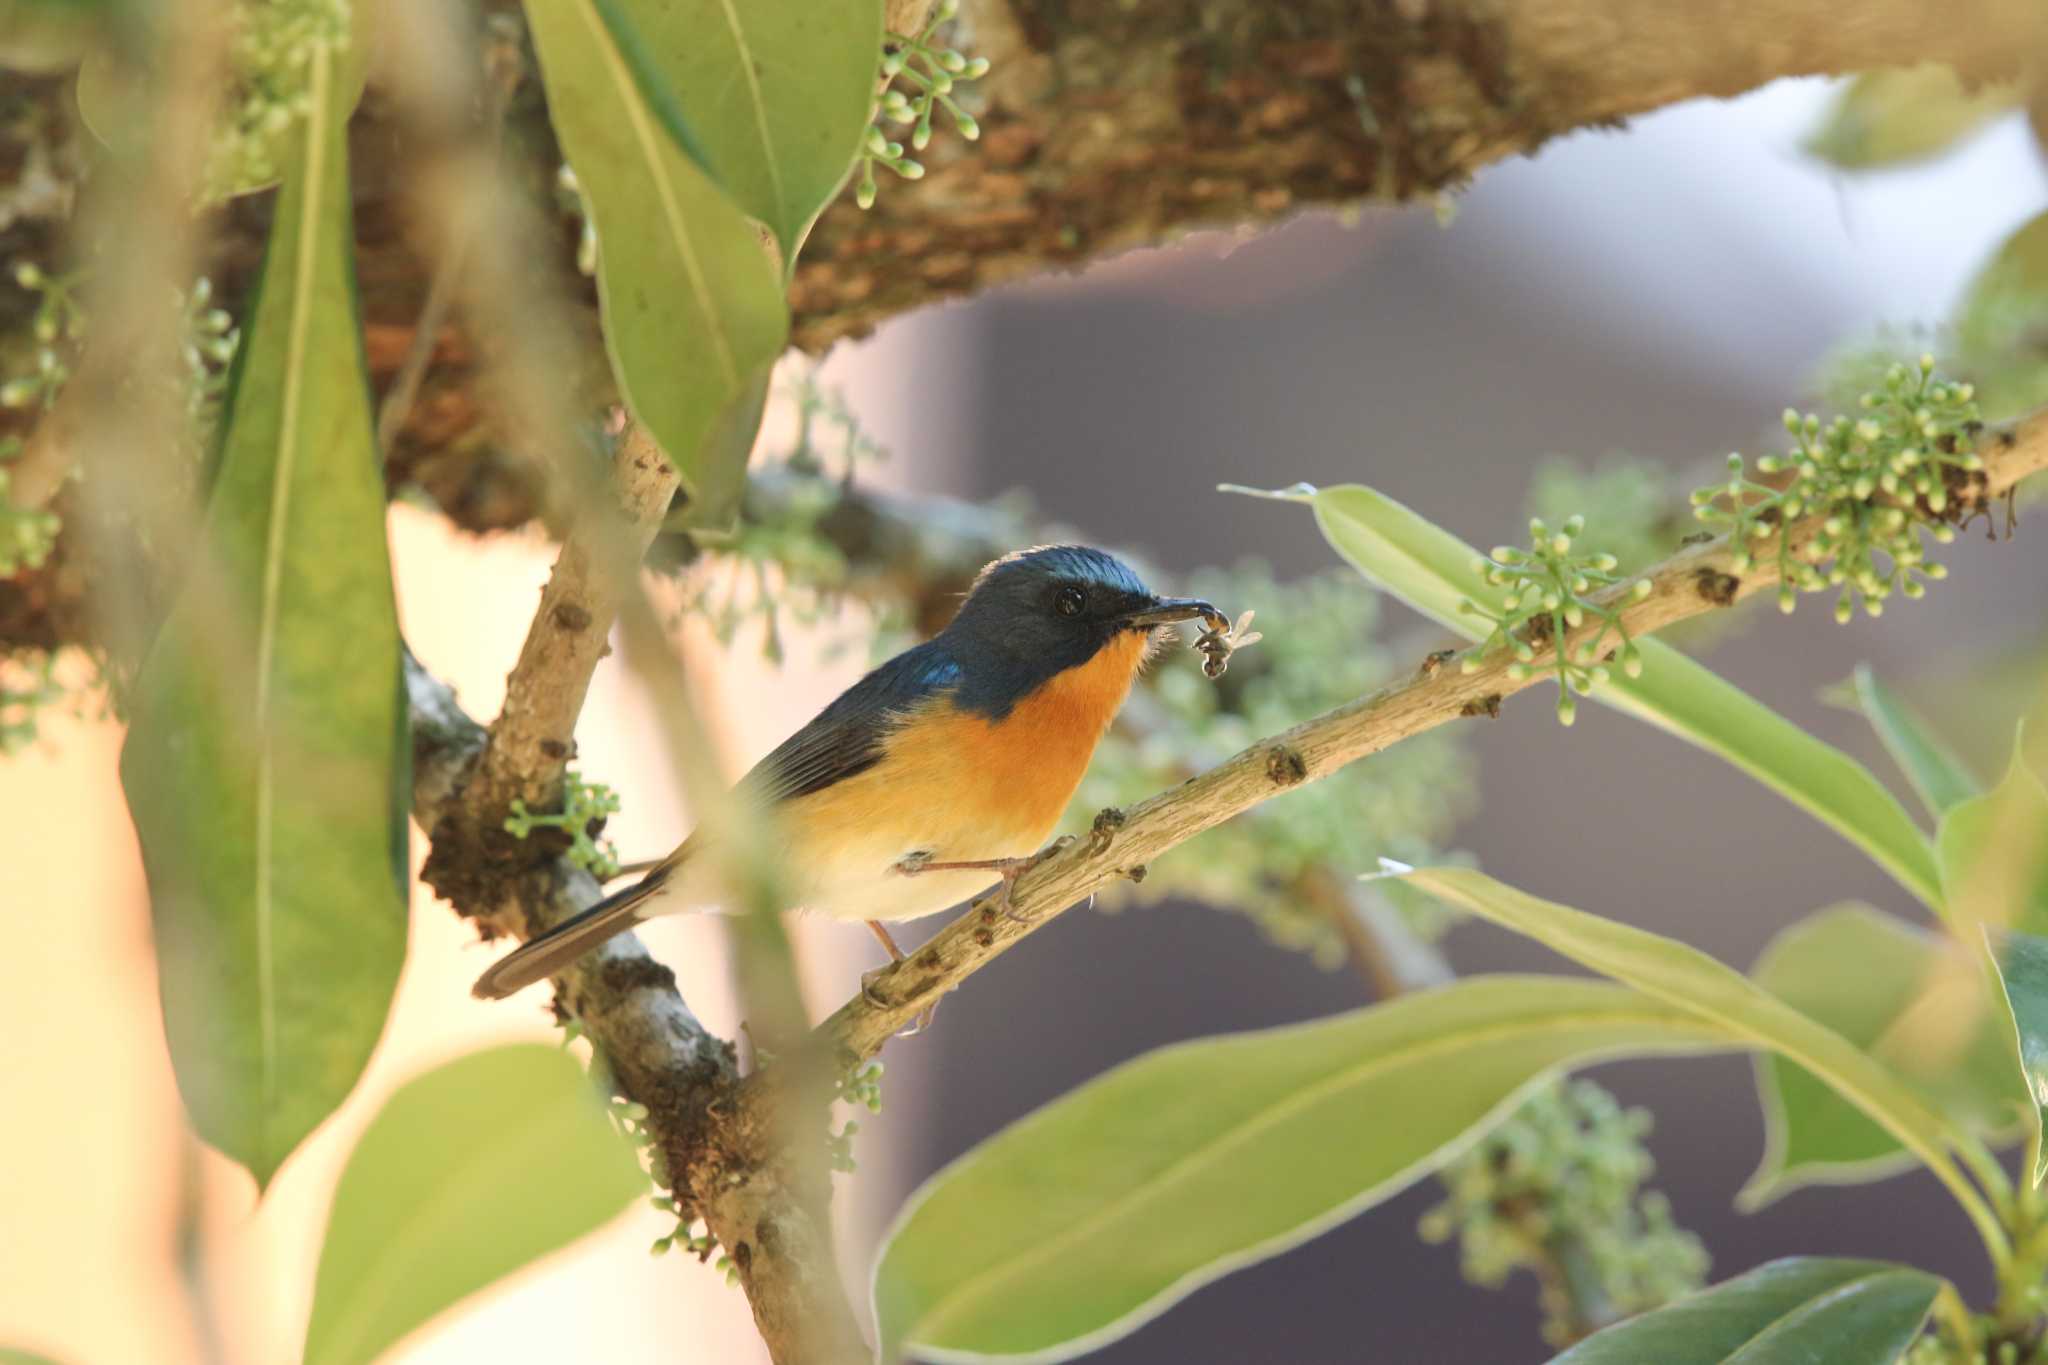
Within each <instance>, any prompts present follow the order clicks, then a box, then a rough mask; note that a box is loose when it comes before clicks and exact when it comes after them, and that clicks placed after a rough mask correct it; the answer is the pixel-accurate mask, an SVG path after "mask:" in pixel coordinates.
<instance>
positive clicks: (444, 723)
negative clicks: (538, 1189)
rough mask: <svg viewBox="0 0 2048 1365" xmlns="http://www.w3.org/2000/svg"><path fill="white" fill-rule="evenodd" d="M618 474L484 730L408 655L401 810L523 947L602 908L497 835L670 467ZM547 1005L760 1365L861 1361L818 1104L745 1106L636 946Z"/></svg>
mask: <svg viewBox="0 0 2048 1365" xmlns="http://www.w3.org/2000/svg"><path fill="white" fill-rule="evenodd" d="M614 471H615V478H616V482H617V490H618V495H619V502H620V503H622V504H623V506H619V505H614V504H611V503H608V502H607V501H606V500H604V499H601V498H596V497H592V498H589V499H587V500H586V504H587V505H585V506H583V507H581V508H580V509H579V512H578V516H577V521H576V526H575V530H574V531H573V532H572V534H571V535H570V537H569V538H568V539H567V540H566V541H565V542H564V544H563V546H562V549H561V552H560V554H559V555H558V557H557V559H556V562H555V567H554V571H553V573H552V574H551V576H550V577H549V580H548V584H547V587H546V588H545V589H544V590H543V592H542V594H541V601H540V607H539V610H538V611H537V612H536V613H535V615H534V620H533V624H532V626H531V627H530V628H529V630H528V633H527V637H526V642H525V645H524V647H523V648H522V649H521V651H520V655H519V661H518V663H517V664H516V665H514V667H513V670H512V673H511V676H510V677H509V678H508V679H507V682H506V694H505V704H504V707H503V709H502V710H501V711H500V712H499V715H498V718H497V719H496V720H495V721H493V722H492V724H491V727H490V729H489V731H488V732H486V731H484V730H482V729H481V728H480V727H478V726H477V724H476V723H475V722H474V721H473V720H471V719H470V718H469V717H468V716H467V715H465V714H464V713H463V711H462V709H461V707H460V706H459V705H458V704H457V703H456V701H455V698H454V695H453V694H452V693H451V692H450V691H449V690H448V688H447V687H446V686H445V685H443V684H441V683H440V682H438V681H437V680H435V679H434V678H433V677H432V676H431V675H429V674H428V673H427V672H426V670H425V669H424V668H422V667H421V666H420V665H419V664H418V662H417V661H416V660H414V659H412V658H411V657H410V656H408V657H407V659H406V681H407V687H408V691H409V695H410V709H411V712H412V721H413V735H414V769H413V771H414V801H413V807H414V816H415V818H416V819H417V820H418V822H419V824H420V826H421V828H422V829H425V830H428V831H430V832H431V836H432V848H431V850H430V852H429V854H428V858H427V862H426V866H425V867H424V868H423V869H422V873H421V875H422V879H423V880H425V881H426V882H427V883H428V884H429V885H431V886H432V887H433V888H434V889H435V891H436V892H438V893H439V894H440V895H442V896H443V897H445V898H446V899H448V900H449V901H450V902H451V903H453V904H454V906H455V907H456V909H457V910H459V911H460V912H462V913H463V914H465V915H468V916H471V917H472V918H474V919H476V920H477V921H478V922H479V924H480V926H481V928H482V930H483V932H484V934H485V936H486V937H492V936H495V935H497V934H509V935H512V936H514V937H517V938H522V939H523V938H528V937H531V936H533V935H534V934H537V933H541V932H543V931H545V930H546V929H548V928H550V927H552V926H553V925H555V924H558V923H560V922H561V921H562V920H564V919H566V918H568V917H569V916H571V915H574V914H576V913H578V912H580V911H582V910H584V909H586V908H588V907H589V906H591V905H594V904H596V903H597V901H598V899H599V898H600V897H601V895H602V890H601V888H600V887H599V886H598V884H597V883H596V882H595V881H594V880H592V878H591V877H590V875H589V874H588V873H586V872H584V871H582V870H581V869H578V868H576V867H574V866H572V865H571V864H569V863H568V862H567V861H566V860H565V859H563V858H561V857H559V856H549V855H548V853H547V846H546V845H545V844H543V843H541V842H540V841H539V840H538V838H536V839H534V840H530V841H520V840H516V839H513V838H512V837H511V836H509V835H508V834H506V833H505V832H504V829H503V824H504V818H505V815H506V813H507V811H508V810H509V807H510V803H511V802H512V801H513V800H514V799H519V800H524V801H526V802H527V803H528V804H529V805H531V806H534V807H536V808H545V806H547V805H548V804H550V803H552V802H554V801H555V800H557V799H558V798H559V794H560V787H561V776H562V769H563V765H564V764H565V763H566V762H567V760H568V757H569V754H570V751H571V738H572V735H573V733H574V730H575V724H576V718H577V715H578V713H579V712H580V711H581V710H582V706H583V700H584V697H585V695H586V693H587V691H588V689H589V685H590V678H591V674H592V673H593V671H594V670H595V669H596V667H597V663H598V661H599V659H601V658H602V657H603V656H604V655H605V654H606V653H607V652H608V648H609V647H608V645H607V644H606V640H607V638H608V636H609V634H610V631H611V627H612V623H613V622H614V620H616V619H617V617H618V615H619V611H620V607H621V605H622V603H624V602H625V601H626V594H627V593H629V592H630V591H632V589H633V582H632V578H633V575H634V573H635V572H636V571H637V566H638V564H639V561H640V558H641V556H642V555H643V554H644V552H645V550H646V548H647V545H648V542H649V541H650V540H652V538H653V536H654V534H655V531H656V530H657V528H658V527H659V526H660V524H661V519H662V517H663V515H664V514H665V513H666V511H667V508H668V504H669V499H670V495H671V494H672V493H673V491H674V489H675V486H676V473H675V470H674V467H673V466H671V465H670V464H669V462H668V461H667V460H666V459H664V458H663V457H662V455H661V453H660V451H659V450H658V449H657V448H656V447H655V445H654V443H653V442H652V441H651V440H649V439H648V438H647V437H645V436H644V435H643V434H642V433H641V432H640V430H639V428H638V427H637V426H633V425H630V424H629V425H628V427H627V430H626V432H625V434H624V436H623V438H622V439H621V441H620V445H619V450H618V453H617V456H616V459H615V461H614ZM556 1007H557V1009H558V1010H560V1011H563V1012H564V1013H565V1014H566V1015H568V1016H572V1017H574V1018H575V1019H577V1020H579V1021H581V1023H582V1025H583V1029H584V1032H585V1034H586V1035H587V1036H588V1037H589V1038H590V1039H591V1042H592V1044H593V1046H594V1047H595V1048H596V1050H597V1054H598V1056H599V1058H600V1059H601V1060H602V1061H603V1063H604V1064H605V1065H606V1066H607V1067H609V1068H610V1071H611V1074H612V1077H613V1079H614V1081H615V1082H616V1084H617V1085H618V1087H619V1089H620V1090H621V1091H622V1092H623V1093H624V1094H625V1095H626V1096H627V1097H628V1098H630V1099H633V1100H636V1101H638V1102H639V1103H640V1104H642V1105H645V1106H646V1108H647V1111H648V1116H647V1129H648V1131H649V1133H651V1134H652V1135H653V1137H654V1140H655V1142H656V1145H657V1150H658V1152H659V1154H660V1159H659V1163H658V1166H657V1170H658V1171H660V1172H662V1173H663V1174H664V1175H665V1176H666V1181H665V1183H667V1184H668V1185H669V1186H670V1187H671V1189H672V1190H673V1192H674V1194H675V1197H676V1205H677V1209H678V1214H679V1216H680V1217H682V1218H684V1219H686V1220H687V1219H690V1218H693V1217H702V1218H703V1219H704V1220H705V1222H706V1224H707V1226H708V1227H709V1228H710V1231H711V1234H712V1235H713V1236H714V1237H715V1238H717V1240H718V1243H719V1245H720V1246H722V1247H723V1248H724V1249H725V1251H726V1254H727V1255H728V1256H730V1257H731V1258H732V1262H733V1264H734V1266H735V1267H737V1269H738V1270H739V1273H740V1279H741V1284H742V1286H743V1287H744V1288H745V1290H746V1293H747V1297H748V1301H749V1303H750V1304H751V1305H752V1306H753V1310H754V1318H755V1323H756V1325H757V1327H758V1328H759V1329H760V1331H761V1334H762V1337H763V1339H764V1340H765V1341H766V1342H767V1344H768V1348H769V1352H770V1354H771V1355H772V1356H773V1358H774V1359H775V1360H776V1361H778V1362H791V1363H794V1362H802V1365H824V1363H830V1362H846V1365H852V1362H866V1361H867V1360H868V1358H869V1354H870V1353H869V1351H868V1348H867V1345H866V1343H865V1341H864V1340H863V1338H862V1336H861V1334H860V1330H859V1327H858V1326H857V1324H856V1323H855V1322H854V1320H853V1316H852V1313H851V1311H850V1310H849V1308H848V1306H847V1303H846V1299H845V1294H844V1292H843V1290H842V1288H841V1285H840V1281H839V1271H838V1260H837V1257H836V1254H835V1252H834V1248H833V1243H832V1233H831V1222H830V1213H829V1209H830V1194H831V1190H830V1186H829V1183H828V1177H826V1176H825V1174H824V1172H823V1170H822V1154H823V1150H824V1135H823V1133H822V1131H820V1132H818V1133H817V1143H816V1146H817V1153H818V1156H819V1157H820V1158H821V1159H820V1160H819V1161H815V1162H807V1161H804V1160H802V1159H800V1158H801V1157H802V1156H803V1153H801V1152H797V1151H794V1150H792V1143H791V1141H790V1140H789V1139H788V1137H787V1136H786V1135H787V1134H788V1133H789V1132H796V1133H798V1134H804V1133H808V1132H809V1131H810V1130H811V1129H814V1128H819V1127H820V1125H821V1122H822V1119H823V1116H824V1113H825V1110H826V1108H827V1102H828V1097H827V1096H826V1095H823V1094H818V1095H813V1096H809V1097H808V1098H809V1099H810V1101H811V1106H810V1107H811V1109H812V1110H814V1111H815V1120H814V1121H813V1122H812V1123H810V1124H809V1125H808V1126H806V1125H805V1124H804V1123H802V1122H801V1121H799V1120H798V1118H796V1117H794V1115H795V1114H796V1113H798V1112H799V1111H797V1110H795V1109H794V1108H793V1106H794V1105H800V1104H801V1103H802V1102H803V1101H804V1100H805V1098H807V1097H804V1096H796V1097H791V1096H787V1095H784V1094H780V1093H778V1094H777V1095H775V1096H774V1099H773V1101H772V1102H764V1103H756V1104H755V1105H753V1106H750V1107H747V1108H745V1109H742V1107H741V1106H740V1105H739V1104H738V1103H737V1094H738V1085H739V1071H738V1066H737V1063H736V1059H735V1054H734V1050H733V1048H732V1046H731V1044H729V1043H727V1042H726V1041H724V1040H723V1039H720V1038H718V1037H716V1036H714V1035H713V1034H711V1033H710V1032H709V1031H708V1030H706V1029H705V1028H704V1027H703V1025H702V1024H700V1023H699V1022H698V1021H697V1019H696V1017H695V1016H694V1015H693V1014H691V1012H690V1010H689V1008H688V1006H687V1005H685V1004H684V1002H683V999H682V997H681V995H680V994H678V992H677V990H676V984H675V976H674V974H673V973H672V972H670V971H669V969H668V968H667V967H664V966H662V965H661V964H660V963H658V962H655V961H654V960H653V959H652V958H650V957H649V956H648V955H647V952H646V950H645V949H644V948H643V947H642V946H641V945H640V943H639V941H638V939H636V938H635V937H634V936H633V935H631V934H624V935H620V936H619V937H617V938H614V939H612V940H611V941H610V942H608V943H606V944H605V945H604V946H603V947H602V948H600V949H598V950H597V951H596V952H594V953H592V954H590V955H588V956H586V957H584V958H582V959H581V960H579V961H578V962H577V963H575V964H574V965H573V966H571V967H570V968H568V969H567V970H566V971H564V972H563V973H562V974H561V975H560V977H558V978H557V990H556Z"/></svg>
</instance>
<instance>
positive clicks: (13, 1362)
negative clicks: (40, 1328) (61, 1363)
mask: <svg viewBox="0 0 2048 1365" xmlns="http://www.w3.org/2000/svg"><path fill="white" fill-rule="evenodd" d="M0 1365H57V1362H56V1361H54V1360H52V1359H50V1357H48V1356H39V1355H37V1354H36V1353H35V1352H33V1351H19V1350H16V1349H14V1348H13V1347H11V1346H0Z"/></svg>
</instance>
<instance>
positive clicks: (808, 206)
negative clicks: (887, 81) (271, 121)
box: [597, 0, 882, 272]
mask: <svg viewBox="0 0 2048 1365" xmlns="http://www.w3.org/2000/svg"><path fill="white" fill-rule="evenodd" d="M597 3H598V12H599V14H600V15H602V17H603V18H604V21H605V24H606V26H607V27H608V28H610V30H611V32H612V35H613V41H614V42H615V43H616V45H617V47H618V49H619V51H620V52H621V53H622V54H623V55H624V56H625V58H626V60H627V62H628V64H629V65H630V66H631V67H632V70H633V74H634V76H635V77H637V78H638V80H639V83H640V90H641V95H642V98H644V99H645V100H646V102H647V103H648V105H649V106H650V107H651V108H652V109H653V110H654V111H655V112H656V113H657V114H658V115H659V116H660V118H661V119H662V121H663V123H664V124H665V125H666V126H667V127H668V130H669V133H670V135H671V136H672V137H673V138H674V139H675V141H676V142H677V143H678V144H679V145H681V146H682V147H684V148H685V149H686V150H688V152H689V153H690V155H691V156H693V157H695V158H696V160H697V161H698V163H699V164H700V165H701V166H703V168H704V169H705V170H706V171H708V172H709V173H710V174H711V176H712V178H713V179H715V180H716V181H717V182H718V183H719V184H720V185H722V186H724V187H725V190H726V192H727V193H728V194H730V195H731V196H732V197H733V199H734V200H735V201H737V202H738V204H739V206H740V207H741V208H743V209H745V210H746V211H747V212H748V213H749V214H752V215H753V216H754V217H755V218H758V219H760V220H761V221H762V222H763V223H765V224H767V225H768V227H769V229H770V230H771V231H773V232H774V233H775V239H776V241H777V243H779V244H780V246H781V248H782V259H783V263H784V269H785V272H787V271H788V270H790V269H793V268H794V266H795V263H796V255H797V252H798V250H799V249H800V248H801V247H802V245H803V239H804V234H805V233H807V232H808V231H809V230H810V226H811V223H812V222H813V221H814V220H815V219H816V218H817V216H818V213H819V211H820V210H821V209H823V208H824V207H825V205H826V204H827V203H828V202H830V200H831V198H832V196H833V195H834V194H835V193H836V192H837V191H838V189H839V186H840V183H841V182H842V181H844V180H845V179H846V173H847V171H848V170H849V169H850V168H851V167H852V165H853V158H854V153H855V152H857V151H858V150H859V149H860V144H861V139H862V138H863V137H864V136H865V135H866V133H867V128H868V121H869V117H870V115H871V114H872V113H873V112H874V104H875V79H876V76H875V72H876V67H877V63H878V62H879V61H880V57H881V49H882V7H881V5H880V4H879V3H876V0H854V2H853V3H839V4H829V5H820V4H817V3H815V0H743V2H742V0H597Z"/></svg>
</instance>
